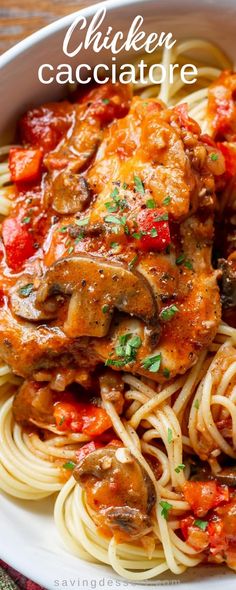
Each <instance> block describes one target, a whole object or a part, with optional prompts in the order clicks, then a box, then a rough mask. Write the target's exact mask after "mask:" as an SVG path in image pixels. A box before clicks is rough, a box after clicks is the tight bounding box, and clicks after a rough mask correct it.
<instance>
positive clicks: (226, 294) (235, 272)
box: [218, 258, 236, 308]
mask: <svg viewBox="0 0 236 590" xmlns="http://www.w3.org/2000/svg"><path fill="white" fill-rule="evenodd" d="M218 267H219V268H220V269H221V270H222V280H221V301H222V305H223V307H224V308H230V307H235V306H236V258H235V259H232V260H231V259H230V258H229V259H228V260H225V259H224V258H221V259H220V260H218Z"/></svg>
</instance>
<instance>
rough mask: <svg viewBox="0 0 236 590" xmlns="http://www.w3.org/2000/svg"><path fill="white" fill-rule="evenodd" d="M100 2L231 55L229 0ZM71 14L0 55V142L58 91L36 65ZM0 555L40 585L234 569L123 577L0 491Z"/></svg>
mask: <svg viewBox="0 0 236 590" xmlns="http://www.w3.org/2000/svg"><path fill="white" fill-rule="evenodd" d="M105 5H106V7H107V20H109V24H110V25H112V26H113V27H114V28H115V29H116V30H123V31H127V30H128V28H129V26H130V24H131V22H132V20H133V18H134V16H136V14H141V15H142V16H143V17H144V19H145V30H146V31H147V32H151V31H153V30H156V31H159V32H161V31H165V32H169V31H171V32H172V33H173V35H174V37H176V38H183V37H186V36H188V37H190V38H191V37H197V36H198V37H202V38H205V39H209V40H211V41H215V42H217V43H218V44H219V45H220V46H222V47H223V48H224V49H225V50H226V51H227V52H228V53H229V55H230V56H231V57H232V58H233V59H234V58H235V57H236V49H235V33H236V0H196V1H195V0H136V1H135V0H109V1H108V2H106V3H105ZM99 6H100V5H99ZM97 8H98V5H96V6H95V7H94V6H88V7H87V8H86V10H83V14H84V15H85V16H87V17H88V18H90V17H92V16H93V14H94V12H95V11H96V9H97ZM74 18H75V13H74V14H72V15H69V16H67V17H65V18H63V19H60V20H59V21H56V22H55V23H53V24H51V25H49V26H48V27H46V28H44V29H42V30H41V31H39V32H37V33H35V34H34V35H32V36H30V37H29V38H28V39H26V40H25V41H22V42H21V43H19V44H18V45H16V46H15V47H13V48H12V49H10V50H9V51H8V52H7V53H5V54H4V55H3V56H2V57H1V58H0V81H1V92H0V137H1V143H4V142H5V140H6V138H9V137H10V136H12V135H13V130H14V123H15V121H16V120H17V117H18V116H19V115H20V114H21V113H22V112H23V111H24V110H25V109H26V108H27V107H29V106H31V105H37V104H40V103H42V102H45V101H46V100H50V99H56V98H59V97H60V96H61V95H62V93H63V87H59V86H58V85H57V84H55V85H50V86H44V85H42V84H40V82H39V81H38V78H37V70H38V67H39V65H41V64H42V63H52V64H53V65H55V66H56V65H57V64H60V63H65V62H68V58H65V56H64V55H63V53H62V42H63V39H64V35H65V32H66V30H67V29H68V27H69V25H70V24H71V22H72V21H73V20H74ZM107 20H106V23H107ZM80 59H81V62H82V61H83V62H87V63H90V64H91V65H95V63H97V62H98V61H99V62H104V61H105V62H106V63H109V61H110V55H109V53H108V52H106V51H104V52H103V53H101V54H99V56H98V55H96V54H94V53H91V52H90V53H89V52H88V51H87V52H86V54H85V53H84V52H83V53H82V54H81V55H80ZM125 61H128V60H127V57H126V60H125ZM235 61H236V60H235ZM74 63H75V62H74ZM0 557H1V558H2V559H5V560H6V561H7V562H8V563H10V564H11V565H13V566H14V567H15V568H16V569H18V570H20V571H21V572H22V573H24V574H25V575H27V576H29V577H31V578H32V579H33V580H34V581H36V582H38V583H39V584H42V585H43V586H44V587H45V588H47V590H54V589H56V588H59V590H62V589H63V588H69V589H73V588H74V589H78V588H79V589H81V588H88V589H90V588H91V589H94V588H95V589H98V588H104V589H105V590H107V589H108V588H138V589H140V590H141V589H144V588H146V587H148V588H156V587H158V586H160V585H172V584H174V585H175V584H177V586H178V587H180V588H184V589H186V590H187V589H189V588H190V587H191V588H198V587H201V588H202V589H204V590H205V588H206V587H207V588H209V590H211V589H213V588H214V589H216V588H217V589H220V590H222V587H223V588H224V589H225V590H235V588H236V577H235V574H234V573H233V572H231V571H229V570H226V569H225V568H221V567H219V568H218V567H215V568H210V567H206V568H202V567H197V568H195V569H193V570H188V572H187V573H186V574H184V575H183V576H181V577H180V578H176V577H174V576H171V575H168V574H163V575H162V576H161V577H160V578H159V579H158V580H157V581H155V582H153V581H150V582H148V583H146V584H137V585H136V584H127V583H123V582H122V581H121V580H120V579H119V580H118V576H116V575H114V574H113V573H112V571H111V570H110V569H109V568H108V567H103V566H95V565H94V566H92V565H90V564H89V565H88V564H86V563H85V562H81V561H79V560H78V559H77V558H75V557H74V556H72V555H70V554H69V553H67V551H66V550H65V548H64V547H63V544H62V542H61V540H60V539H59V536H58V534H57V531H56V530H55V527H54V523H53V519H52V500H47V501H46V500H45V501H42V502H39V503H34V502H22V501H16V500H13V499H11V498H9V497H7V496H5V495H4V494H2V496H1V502H0ZM168 581H169V584H168Z"/></svg>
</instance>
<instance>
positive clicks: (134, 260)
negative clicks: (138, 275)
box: [128, 254, 138, 270]
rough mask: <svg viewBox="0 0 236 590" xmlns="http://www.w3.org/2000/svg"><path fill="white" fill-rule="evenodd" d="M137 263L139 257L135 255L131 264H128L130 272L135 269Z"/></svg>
mask: <svg viewBox="0 0 236 590" xmlns="http://www.w3.org/2000/svg"><path fill="white" fill-rule="evenodd" d="M137 261H138V255H137V254H135V256H134V257H133V258H132V260H130V262H129V263H128V267H129V270H132V268H134V266H135V264H136V262H137Z"/></svg>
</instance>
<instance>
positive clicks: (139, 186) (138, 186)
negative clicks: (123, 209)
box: [134, 175, 145, 195]
mask: <svg viewBox="0 0 236 590" xmlns="http://www.w3.org/2000/svg"><path fill="white" fill-rule="evenodd" d="M134 186H135V191H136V193H141V194H142V195H144V193H145V188H144V185H143V182H142V180H141V178H139V176H135V175H134Z"/></svg>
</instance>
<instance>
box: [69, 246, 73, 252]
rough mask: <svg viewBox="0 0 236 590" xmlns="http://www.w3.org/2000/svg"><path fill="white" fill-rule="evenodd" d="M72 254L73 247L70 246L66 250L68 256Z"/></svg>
mask: <svg viewBox="0 0 236 590" xmlns="http://www.w3.org/2000/svg"><path fill="white" fill-rule="evenodd" d="M72 252H74V246H70V247H69V249H68V254H72Z"/></svg>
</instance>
